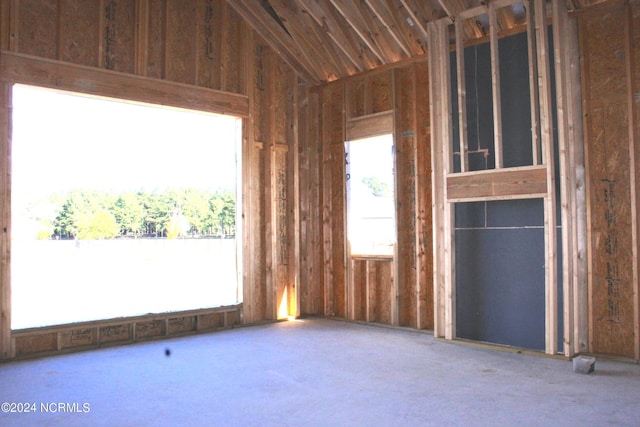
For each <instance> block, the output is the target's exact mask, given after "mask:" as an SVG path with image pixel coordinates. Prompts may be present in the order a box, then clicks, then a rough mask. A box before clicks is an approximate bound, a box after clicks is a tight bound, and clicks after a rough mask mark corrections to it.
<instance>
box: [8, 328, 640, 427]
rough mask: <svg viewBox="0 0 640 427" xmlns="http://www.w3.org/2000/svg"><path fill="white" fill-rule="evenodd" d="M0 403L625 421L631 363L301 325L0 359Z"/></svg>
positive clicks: (224, 418)
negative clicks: (582, 370) (585, 367)
mask: <svg viewBox="0 0 640 427" xmlns="http://www.w3.org/2000/svg"><path fill="white" fill-rule="evenodd" d="M167 348H169V349H170V350H171V354H170V356H166V355H165V349H167ZM0 402H9V403H15V404H16V405H13V408H10V409H16V410H17V409H20V408H21V406H20V405H24V404H29V406H28V407H29V408H30V409H35V412H32V413H0V425H2V426H34V425H38V426H60V425H63V426H180V425H186V426H190V427H195V426H430V425H433V426H455V425H460V426H514V425H526V426H537V425H544V426H547V425H562V426H574V425H575V426H578V425H580V426H638V425H640V366H639V365H635V364H629V363H620V362H612V361H605V360H600V359H599V360H598V361H597V362H596V370H595V372H594V373H592V374H588V375H585V374H577V373H574V372H573V370H572V364H571V362H570V361H564V360H558V359H552V358H546V357H539V356H529V355H524V354H517V353H511V352H501V351H495V350H487V349H480V348H474V347H470V346H465V345H458V344H452V343H445V342H440V341H434V339H433V337H432V336H431V335H428V334H423V333H416V332H410V331H404V330H392V329H386V328H379V327H373V326H368V325H360V324H353V323H346V322H340V321H334V320H328V319H305V320H298V321H291V322H283V323H276V324H269V325H262V326H255V327H249V328H240V329H235V330H228V331H223V332H218V333H213V334H207V335H198V336H191V337H184V338H176V339H171V340H168V341H161V342H160V341H155V342H149V343H142V344H135V345H130V346H124V347H113V348H107V349H100V350H96V351H90V352H84V353H76V354H70V355H64V356H57V357H50V358H46V359H39V360H32V361H20V362H12V363H7V364H0ZM58 403H62V404H63V405H62V406H61V407H59V406H58V405H57V404H58ZM32 404H35V408H34V407H33V406H32ZM5 409H6V406H5V405H3V410H5ZM46 409H48V410H49V412H46V411H45V410H46ZM69 411H71V412H69ZM83 411H84V412H83Z"/></svg>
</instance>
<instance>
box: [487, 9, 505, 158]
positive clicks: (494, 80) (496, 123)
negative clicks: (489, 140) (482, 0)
mask: <svg viewBox="0 0 640 427" xmlns="http://www.w3.org/2000/svg"><path fill="white" fill-rule="evenodd" d="M489 38H490V48H491V88H492V94H493V145H494V151H495V163H496V164H495V167H496V169H500V168H502V167H503V155H502V154H503V153H502V102H501V96H500V61H499V58H500V55H499V52H498V23H497V17H496V9H495V8H494V7H493V3H489Z"/></svg>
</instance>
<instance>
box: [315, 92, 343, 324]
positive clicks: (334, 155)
mask: <svg viewBox="0 0 640 427" xmlns="http://www.w3.org/2000/svg"><path fill="white" fill-rule="evenodd" d="M321 102H322V113H321V114H322V163H321V165H319V166H320V167H321V168H322V184H323V188H322V222H323V230H322V233H323V269H324V285H325V289H324V290H325V308H324V314H326V315H330V316H339V317H345V316H346V283H345V281H346V277H345V274H346V256H345V255H346V254H345V215H346V211H345V193H344V192H345V164H344V163H345V151H344V138H345V117H344V110H345V107H344V102H345V93H344V86H343V85H342V84H334V85H331V86H329V87H327V88H326V89H325V90H323V92H322V98H321Z"/></svg>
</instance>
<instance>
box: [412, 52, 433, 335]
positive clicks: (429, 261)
mask: <svg viewBox="0 0 640 427" xmlns="http://www.w3.org/2000/svg"><path fill="white" fill-rule="evenodd" d="M414 68H415V92H416V94H415V97H414V99H415V110H416V112H415V118H416V121H415V134H416V217H417V219H416V233H417V241H418V243H417V248H416V250H417V260H416V263H417V266H416V268H417V271H416V274H417V281H418V290H417V293H418V295H417V298H418V308H417V313H416V315H417V316H418V318H417V327H418V329H433V321H434V317H433V315H434V313H433V228H432V217H431V215H432V210H431V191H432V188H433V187H432V185H431V126H430V123H429V114H430V113H429V103H428V102H426V100H427V99H429V91H428V88H429V69H428V65H427V63H426V62H424V63H417V64H415V65H414Z"/></svg>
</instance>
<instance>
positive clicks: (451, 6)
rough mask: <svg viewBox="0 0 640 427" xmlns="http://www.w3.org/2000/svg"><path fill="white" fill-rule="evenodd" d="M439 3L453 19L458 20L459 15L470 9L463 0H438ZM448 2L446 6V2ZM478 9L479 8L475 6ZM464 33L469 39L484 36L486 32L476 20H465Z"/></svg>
mask: <svg viewBox="0 0 640 427" xmlns="http://www.w3.org/2000/svg"><path fill="white" fill-rule="evenodd" d="M438 3H440V5H441V6H442V9H444V10H445V12H446V13H447V15H449V17H450V18H451V19H452V20H454V21H455V20H456V19H457V16H458V15H459V14H460V13H462V12H464V11H465V10H467V9H468V7H467V6H466V4H465V3H464V1H463V0H438ZM445 3H446V7H445V6H444V4H445ZM473 9H477V8H473ZM464 33H465V36H466V37H467V39H468V40H473V39H477V38H480V37H483V36H484V32H483V31H482V29H481V28H479V27H478V26H477V25H476V24H475V22H474V21H470V20H465V22H464Z"/></svg>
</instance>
